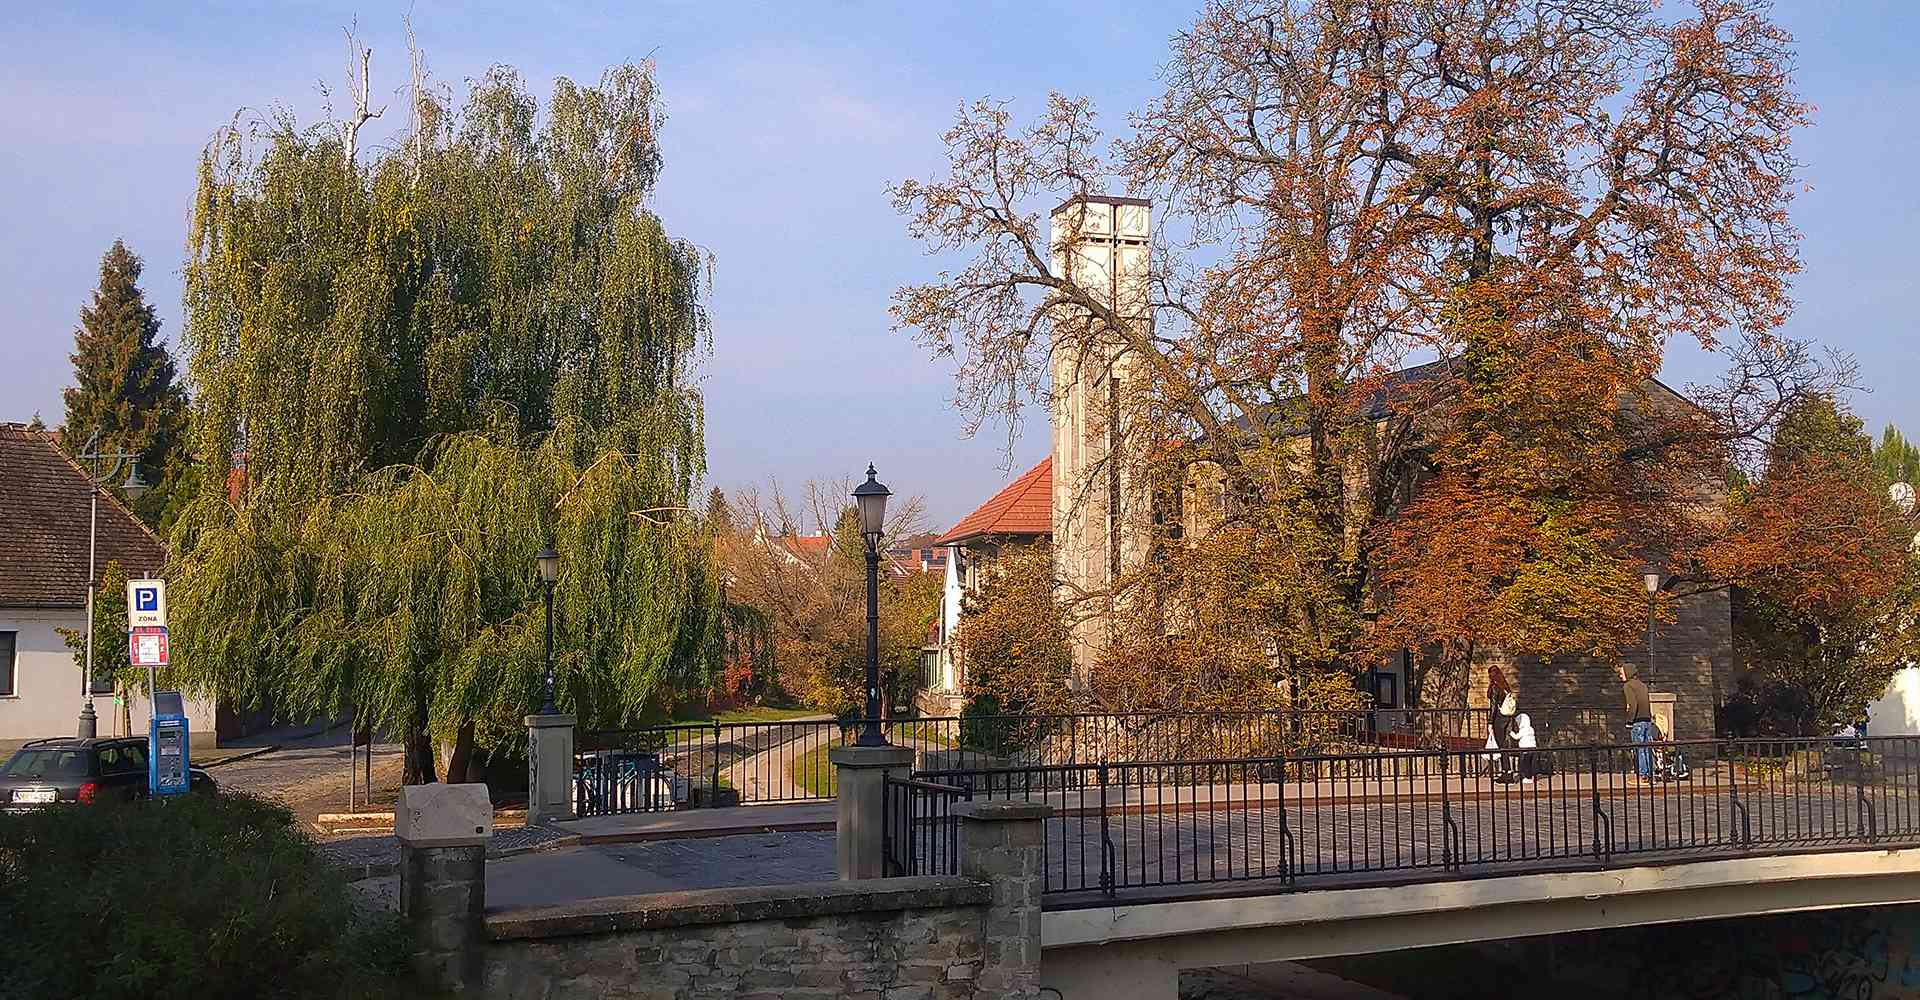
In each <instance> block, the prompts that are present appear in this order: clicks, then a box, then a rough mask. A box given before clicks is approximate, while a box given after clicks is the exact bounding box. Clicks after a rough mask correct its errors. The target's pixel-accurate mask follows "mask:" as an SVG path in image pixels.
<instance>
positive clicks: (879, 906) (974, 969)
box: [482, 876, 1038, 1000]
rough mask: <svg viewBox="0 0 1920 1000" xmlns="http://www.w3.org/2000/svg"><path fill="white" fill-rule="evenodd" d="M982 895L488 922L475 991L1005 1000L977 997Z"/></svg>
mask: <svg viewBox="0 0 1920 1000" xmlns="http://www.w3.org/2000/svg"><path fill="white" fill-rule="evenodd" d="M992 895H993V889H992V887H991V886H988V885H986V884H983V883H980V882H976V881H973V880H971V879H963V878H957V877H950V876H949V877H926V878H896V879H871V880H864V881H858V882H827V883H820V884H817V885H802V886H771V887H753V888H747V889H716V890H703V891H692V892H678V893H659V894H654V895H649V896H629V897H618V898H610V899H598V900H588V901H584V902H582V903H578V904H572V905H568V906H560V907H545V908H540V909H531V910H520V911H512V912H505V913H494V914H489V915H488V917H487V932H488V937H489V938H490V940H489V942H488V944H487V947H486V949H485V970H484V973H483V977H482V983H483V984H484V991H485V995H487V996H490V997H516V998H521V997H524V998H529V1000H571V998H576V997H577V998H582V1000H584V998H589V997H592V998H600V997H606V998H614V1000H620V998H635V1000H638V998H648V1000H655V998H657V1000H668V998H672V1000H696V998H707V997H713V998H730V997H741V998H766V1000H773V998H776V997H794V998H827V997H863V998H872V1000H949V998H950V1000H973V998H974V997H983V998H984V997H988V996H992V997H999V996H1005V995H1007V994H1005V993H1002V992H994V991H991V990H987V989H983V988H982V981H983V973H987V974H989V976H993V975H997V972H998V970H993V969H984V968H983V963H984V948H985V945H986V944H987V941H986V935H987V930H988V916H989V911H990V906H989V904H990V902H991V900H992ZM1034 919H1035V920H1036V921H1037V920H1038V913H1037V908H1036V913H1035V917H1034ZM1036 926H1037V925H1036ZM1036 937H1037V935H1036ZM1036 944H1037V941H1036ZM996 950H997V949H996ZM1035 957H1036V959H1037V955H1036V956H1035Z"/></svg>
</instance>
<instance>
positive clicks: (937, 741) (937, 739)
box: [892, 722, 959, 749]
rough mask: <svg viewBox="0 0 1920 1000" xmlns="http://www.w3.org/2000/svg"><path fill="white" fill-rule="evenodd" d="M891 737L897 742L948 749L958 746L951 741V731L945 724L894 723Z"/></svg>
mask: <svg viewBox="0 0 1920 1000" xmlns="http://www.w3.org/2000/svg"><path fill="white" fill-rule="evenodd" d="M892 728H893V737H894V739H898V740H915V741H918V742H921V743H930V744H932V745H934V746H938V747H947V748H949V749H951V748H953V747H956V746H959V744H958V743H955V742H954V741H953V736H952V733H953V731H954V730H953V729H952V728H951V727H950V726H948V725H945V724H929V723H925V722H896V723H894V724H893V727H892Z"/></svg>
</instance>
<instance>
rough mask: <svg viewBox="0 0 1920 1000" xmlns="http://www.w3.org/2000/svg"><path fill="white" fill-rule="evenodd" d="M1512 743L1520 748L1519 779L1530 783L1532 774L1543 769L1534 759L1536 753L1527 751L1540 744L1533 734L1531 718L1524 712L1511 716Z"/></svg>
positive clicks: (1531, 782)
mask: <svg viewBox="0 0 1920 1000" xmlns="http://www.w3.org/2000/svg"><path fill="white" fill-rule="evenodd" d="M1513 744H1514V746H1515V747H1517V748H1518V749H1519V750H1520V780H1521V781H1522V782H1523V783H1525V784H1529V785H1531V784H1533V776H1534V775H1535V774H1536V773H1538V772H1539V771H1541V770H1543V769H1542V768H1541V767H1540V766H1539V761H1538V760H1537V759H1536V758H1537V757H1538V755H1537V754H1534V753H1530V752H1529V751H1531V750H1534V749H1537V748H1538V747H1539V746H1540V740H1539V737H1538V736H1535V735H1534V732H1533V720H1532V719H1530V718H1528V717H1527V713H1525V712H1521V713H1520V714H1518V715H1516V716H1514V717H1513Z"/></svg>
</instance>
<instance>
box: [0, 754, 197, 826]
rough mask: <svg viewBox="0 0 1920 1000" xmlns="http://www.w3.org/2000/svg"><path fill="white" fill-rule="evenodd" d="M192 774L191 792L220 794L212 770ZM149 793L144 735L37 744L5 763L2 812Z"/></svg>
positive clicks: (0, 771)
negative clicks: (141, 736)
mask: <svg viewBox="0 0 1920 1000" xmlns="http://www.w3.org/2000/svg"><path fill="white" fill-rule="evenodd" d="M189 770H190V773H191V778H190V780H189V782H188V785H187V787H188V788H189V789H190V790H191V791H193V792H196V793H199V792H205V793H212V792H215V791H217V790H218V787H217V786H216V785H215V784H214V783H213V777H212V776H211V775H209V774H207V772H206V771H204V770H201V769H200V768H197V767H195V768H191V769H189ZM146 795H147V741H146V740H144V739H140V738H139V737H133V738H128V737H124V736H121V737H100V738H95V739H87V740H83V739H76V738H74V737H71V736H68V737H59V738H55V739H46V740H34V741H33V742H31V743H28V744H26V745H25V746H22V747H21V748H20V749H19V750H17V751H15V752H14V755H13V757H12V758H11V759H10V760H8V761H7V762H6V764H5V765H0V809H30V808H36V807H39V806H45V805H52V804H55V803H61V802H80V803H87V802H98V801H100V800H102V799H107V798H118V799H136V798H145V797H146Z"/></svg>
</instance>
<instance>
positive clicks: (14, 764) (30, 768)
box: [0, 747, 87, 781]
mask: <svg viewBox="0 0 1920 1000" xmlns="http://www.w3.org/2000/svg"><path fill="white" fill-rule="evenodd" d="M86 776H87V752H86V751H85V750H79V749H74V748H61V747H37V748H36V747H29V748H27V749H25V750H22V751H20V752H19V753H16V754H14V755H13V759H12V760H10V761H7V763H6V766H5V767H0V778H16V779H21V778H23V779H26V780H29V781H35V780H58V779H60V778H84V777H86Z"/></svg>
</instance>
